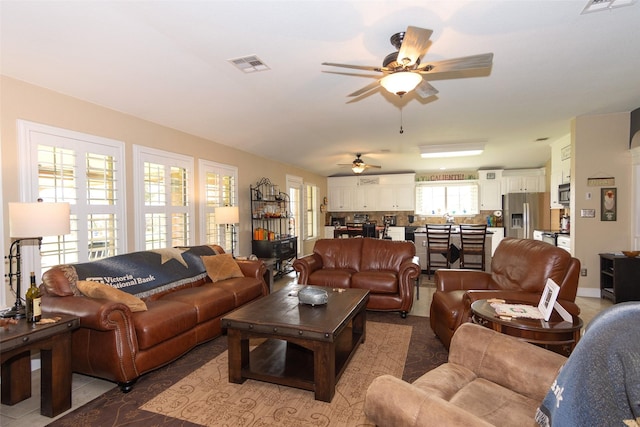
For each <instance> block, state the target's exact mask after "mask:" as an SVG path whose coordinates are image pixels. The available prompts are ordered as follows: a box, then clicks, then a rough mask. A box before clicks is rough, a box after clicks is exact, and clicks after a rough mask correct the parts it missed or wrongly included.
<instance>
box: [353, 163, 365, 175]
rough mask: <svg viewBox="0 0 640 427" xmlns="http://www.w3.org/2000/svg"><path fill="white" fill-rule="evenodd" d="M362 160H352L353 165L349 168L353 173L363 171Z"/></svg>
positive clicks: (357, 173)
mask: <svg viewBox="0 0 640 427" xmlns="http://www.w3.org/2000/svg"><path fill="white" fill-rule="evenodd" d="M364 169H365V167H364V162H363V161H359V162H357V161H356V162H353V166H352V167H351V170H352V171H353V173H355V174H356V175H359V174H361V173H362V172H364Z"/></svg>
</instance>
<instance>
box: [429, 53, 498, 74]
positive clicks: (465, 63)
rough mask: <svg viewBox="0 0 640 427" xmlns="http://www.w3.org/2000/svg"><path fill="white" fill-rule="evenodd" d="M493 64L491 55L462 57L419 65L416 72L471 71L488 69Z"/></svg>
mask: <svg viewBox="0 0 640 427" xmlns="http://www.w3.org/2000/svg"><path fill="white" fill-rule="evenodd" d="M492 63H493V53H483V54H480V55H472V56H464V57H461V58H454V59H445V60H443V61H436V62H428V63H424V64H420V67H418V69H417V71H418V72H419V73H420V74H435V73H446V72H449V71H462V70H473V69H477V68H489V67H491V64H492Z"/></svg>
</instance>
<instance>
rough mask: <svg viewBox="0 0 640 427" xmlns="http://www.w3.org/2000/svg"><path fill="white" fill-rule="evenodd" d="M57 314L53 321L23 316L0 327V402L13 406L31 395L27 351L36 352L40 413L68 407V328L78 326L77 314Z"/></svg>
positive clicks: (54, 412)
mask: <svg viewBox="0 0 640 427" xmlns="http://www.w3.org/2000/svg"><path fill="white" fill-rule="evenodd" d="M53 317H60V320H59V321H58V322H56V323H49V324H44V325H36V324H33V323H28V322H27V321H26V319H20V320H18V323H17V324H16V325H8V326H7V327H5V328H0V348H1V350H0V353H1V363H2V403H3V404H4V405H15V404H16V403H18V402H21V401H23V400H25V399H27V398H29V397H31V352H32V351H40V358H41V363H42V366H41V380H40V389H41V397H40V413H41V414H42V415H45V416H47V417H55V416H56V415H59V414H61V413H62V412H64V411H66V410H67V409H69V408H71V331H73V330H74V329H76V328H78V326H80V320H79V319H78V318H77V317H74V316H69V315H64V314H53V313H43V314H42V318H43V319H45V318H53Z"/></svg>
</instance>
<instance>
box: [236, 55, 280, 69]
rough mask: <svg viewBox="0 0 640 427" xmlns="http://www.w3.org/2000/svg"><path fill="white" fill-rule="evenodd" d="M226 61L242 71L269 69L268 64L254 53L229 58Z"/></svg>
mask: <svg viewBox="0 0 640 427" xmlns="http://www.w3.org/2000/svg"><path fill="white" fill-rule="evenodd" d="M228 61H229V62H231V63H232V64H233V65H234V66H235V67H236V68H237V69H239V70H240V71H242V72H243V73H255V72H257V71H267V70H270V68H269V66H268V65H267V64H265V63H264V62H262V60H261V59H260V58H258V57H257V56H255V55H251V56H244V57H242V58H234V59H229V60H228Z"/></svg>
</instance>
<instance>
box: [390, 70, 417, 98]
mask: <svg viewBox="0 0 640 427" xmlns="http://www.w3.org/2000/svg"><path fill="white" fill-rule="evenodd" d="M421 81H422V76H421V75H420V74H418V73H412V72H411V71H398V72H396V73H393V74H389V75H387V76H385V77H384V78H383V79H382V80H380V84H381V85H382V87H383V88H385V89H386V90H388V91H389V92H391V93H394V94H396V95H398V96H402V95H404V94H405V93H407V92H411V91H412V90H414V89H415V88H416V86H418V84H419V83H420V82H421Z"/></svg>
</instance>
